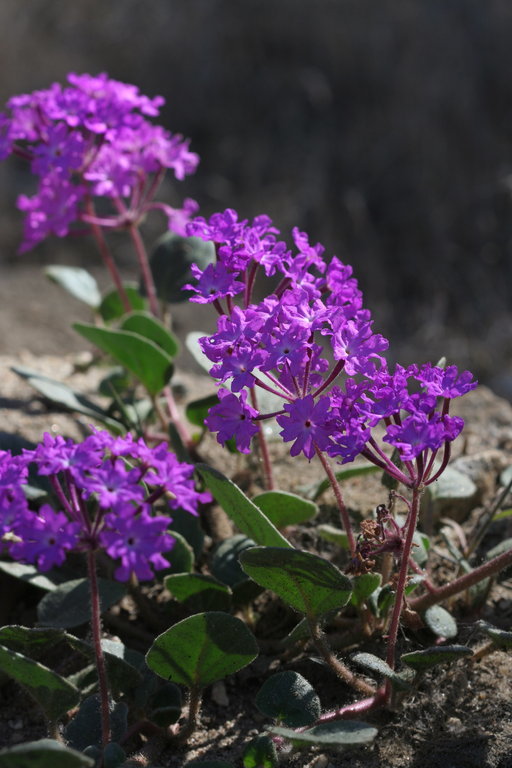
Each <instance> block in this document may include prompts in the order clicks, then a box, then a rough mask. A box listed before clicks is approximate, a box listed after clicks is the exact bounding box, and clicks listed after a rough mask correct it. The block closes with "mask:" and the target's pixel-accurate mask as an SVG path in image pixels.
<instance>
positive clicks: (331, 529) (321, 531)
mask: <svg viewBox="0 0 512 768" xmlns="http://www.w3.org/2000/svg"><path fill="white" fill-rule="evenodd" d="M316 532H317V533H318V535H319V536H320V538H321V539H323V540H324V541H330V542H331V543H332V544H336V545H337V546H338V547H340V549H348V548H349V544H348V536H347V534H346V533H345V531H342V530H341V528H336V526H334V525H330V524H329V523H322V524H321V525H317V527H316Z"/></svg>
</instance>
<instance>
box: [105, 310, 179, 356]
mask: <svg viewBox="0 0 512 768" xmlns="http://www.w3.org/2000/svg"><path fill="white" fill-rule="evenodd" d="M120 327H121V330H123V331H132V332H133V333H138V334H139V336H143V337H144V338H145V339H149V340H150V341H154V342H155V344H156V345H157V346H159V347H161V349H163V350H164V352H166V353H167V354H168V355H169V357H176V355H177V354H178V352H179V351H180V345H179V343H178V340H177V338H176V336H175V335H174V334H173V333H171V331H170V330H169V329H168V328H166V326H165V325H164V324H163V323H162V322H161V321H160V320H157V318H156V317H154V315H151V314H150V313H149V312H132V313H131V314H129V315H125V317H123V321H122V323H121V326H120Z"/></svg>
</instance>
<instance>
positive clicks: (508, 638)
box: [0, 620, 512, 648]
mask: <svg viewBox="0 0 512 768" xmlns="http://www.w3.org/2000/svg"><path fill="white" fill-rule="evenodd" d="M476 625H477V627H478V628H479V629H481V630H482V632H485V634H486V635H487V637H490V638H491V640H492V641H493V643H494V645H496V646H497V647H498V648H512V632H506V631H505V630H504V629H498V627H493V625H492V624H489V623H488V622H487V621H483V620H480V621H477V623H476ZM0 639H1V637H0Z"/></svg>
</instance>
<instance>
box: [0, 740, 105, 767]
mask: <svg viewBox="0 0 512 768" xmlns="http://www.w3.org/2000/svg"><path fill="white" fill-rule="evenodd" d="M93 766H94V760H92V758H90V757H86V756H85V755H83V754H82V753H81V752H77V751H76V750H74V749H70V748H69V747H65V746H64V744H61V743H60V742H59V741H54V740H53V739H39V741H27V742H25V744H18V745H17V746H15V747H8V748H7V749H0V768H93Z"/></svg>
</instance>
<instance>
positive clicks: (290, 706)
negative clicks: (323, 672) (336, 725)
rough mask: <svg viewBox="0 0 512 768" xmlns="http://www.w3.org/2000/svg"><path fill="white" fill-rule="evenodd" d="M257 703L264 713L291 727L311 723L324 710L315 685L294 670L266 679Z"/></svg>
mask: <svg viewBox="0 0 512 768" xmlns="http://www.w3.org/2000/svg"><path fill="white" fill-rule="evenodd" d="M255 704H256V706H257V707H258V709H259V710H260V712H262V713H263V714H264V715H267V716H268V717H272V718H274V720H278V721H280V722H282V723H283V724H284V725H286V726H289V727H290V728H300V727H302V726H304V725H310V723H313V722H314V721H315V720H317V719H318V718H319V717H320V713H321V705H320V699H319V697H318V694H317V693H316V691H315V689H314V688H313V686H312V685H311V684H310V683H308V681H307V680H306V678H304V677H302V675H299V673H298V672H292V671H291V670H287V671H286V672H279V673H278V674H276V675H272V677H269V678H268V679H267V680H265V682H264V683H263V685H262V686H261V688H260V690H259V691H258V693H257V694H256V699H255Z"/></svg>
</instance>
